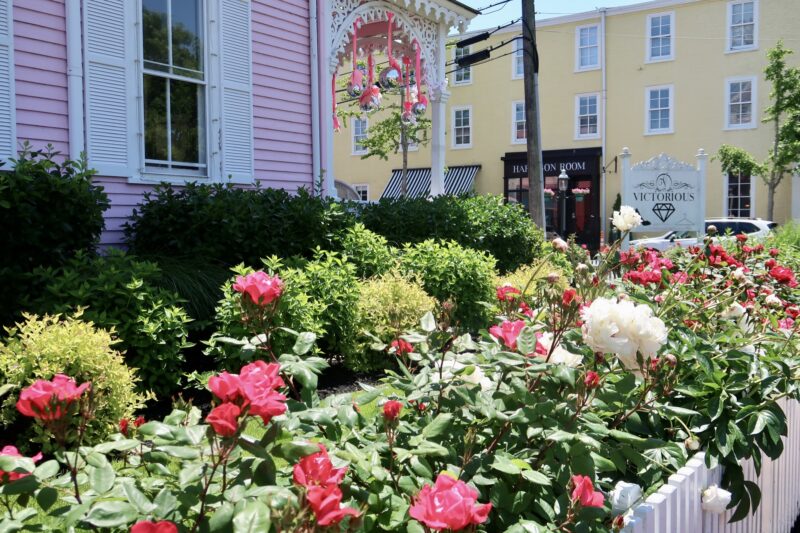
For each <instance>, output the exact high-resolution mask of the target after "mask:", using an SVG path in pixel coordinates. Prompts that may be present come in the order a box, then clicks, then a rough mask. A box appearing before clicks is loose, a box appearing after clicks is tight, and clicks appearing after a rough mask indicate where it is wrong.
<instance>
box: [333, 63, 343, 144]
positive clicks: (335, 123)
mask: <svg viewBox="0 0 800 533" xmlns="http://www.w3.org/2000/svg"><path fill="white" fill-rule="evenodd" d="M331 95H332V96H333V131H335V132H337V133H338V132H339V131H340V130H341V129H342V125H341V124H340V123H339V115H338V114H337V113H336V72H334V73H333V77H332V78H331Z"/></svg>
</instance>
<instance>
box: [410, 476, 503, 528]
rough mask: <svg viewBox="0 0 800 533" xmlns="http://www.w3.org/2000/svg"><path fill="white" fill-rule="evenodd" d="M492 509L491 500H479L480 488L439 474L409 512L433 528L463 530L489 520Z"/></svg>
mask: <svg viewBox="0 0 800 533" xmlns="http://www.w3.org/2000/svg"><path fill="white" fill-rule="evenodd" d="M491 510H492V504H491V503H486V504H480V503H478V491H477V490H475V489H473V488H472V487H470V486H469V485H467V484H466V483H464V482H463V481H457V480H455V479H453V478H451V477H450V476H448V475H445V474H439V477H437V478H436V484H435V485H434V486H433V487H431V486H430V485H428V484H426V485H425V486H424V487H422V490H421V491H420V492H419V494H417V497H416V498H414V504H413V505H412V506H411V509H409V511H408V514H409V515H411V518H414V519H415V520H418V521H419V522H422V523H423V524H425V525H426V526H428V527H429V528H431V529H435V530H442V529H450V530H452V531H460V530H462V529H465V528H466V527H469V526H471V525H477V524H482V523H484V522H486V519H487V518H488V516H489V512H490V511H491Z"/></svg>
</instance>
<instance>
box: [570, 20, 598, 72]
mask: <svg viewBox="0 0 800 533" xmlns="http://www.w3.org/2000/svg"><path fill="white" fill-rule="evenodd" d="M586 28H597V44H596V45H595V46H597V64H596V65H590V66H586V67H582V66H581V30H583V29H586ZM600 37H601V36H600V25H599V24H584V25H583V26H576V27H575V72H589V71H592V70H600V65H601V64H602V63H603V57H602V56H603V50H602V47H601V46H600Z"/></svg>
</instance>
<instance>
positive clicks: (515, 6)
mask: <svg viewBox="0 0 800 533" xmlns="http://www.w3.org/2000/svg"><path fill="white" fill-rule="evenodd" d="M460 1H461V2H462V3H463V4H466V5H468V6H470V7H472V8H475V9H482V8H484V7H486V6H489V5H491V4H495V3H497V2H498V1H499V0H460ZM642 1H643V0H536V12H537V13H538V15H537V16H536V18H537V19H545V18H550V17H557V16H559V15H570V14H572V13H581V12H583V11H592V10H594V9H596V8H598V7H615V6H626V5H630V4H638V3H641V2H642ZM522 2H523V0H511V1H510V2H508V3H507V4H504V5H502V6H497V7H493V8H489V9H487V10H486V14H485V15H479V16H477V17H475V18H474V19H472V22H471V23H470V25H469V31H472V30H482V29H486V28H494V27H497V26H500V25H502V24H505V23H507V22H510V21H512V20H514V19H516V18H519V17H520V15H521V13H522V7H521V6H522Z"/></svg>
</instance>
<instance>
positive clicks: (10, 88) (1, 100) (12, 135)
mask: <svg viewBox="0 0 800 533" xmlns="http://www.w3.org/2000/svg"><path fill="white" fill-rule="evenodd" d="M14 92H15V86H14V30H13V10H12V7H11V0H0V160H7V159H8V158H10V157H15V156H16V144H17V140H16V132H17V116H16V113H15V105H14Z"/></svg>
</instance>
